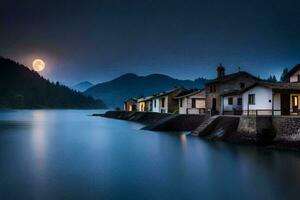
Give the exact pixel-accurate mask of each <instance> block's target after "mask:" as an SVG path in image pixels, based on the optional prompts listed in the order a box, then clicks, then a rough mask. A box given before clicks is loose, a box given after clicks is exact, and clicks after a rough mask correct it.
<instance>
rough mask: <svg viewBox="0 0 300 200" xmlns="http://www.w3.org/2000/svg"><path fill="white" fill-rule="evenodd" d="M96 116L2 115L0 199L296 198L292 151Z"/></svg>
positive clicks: (298, 163) (297, 176)
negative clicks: (147, 128) (212, 139)
mask: <svg viewBox="0 0 300 200" xmlns="http://www.w3.org/2000/svg"><path fill="white" fill-rule="evenodd" d="M94 112H96V111H90V110H87V111H86V110H2V111H0V177H1V178H0V199H299V198H298V196H299V194H298V193H299V192H298V191H300V190H299V189H300V155H299V153H297V152H281V151H271V150H264V149H260V148H255V147H249V146H237V145H229V144H225V143H218V142H206V141H203V140H201V139H199V138H195V137H189V136H186V135H184V134H178V133H158V132H150V131H144V130H139V129H140V128H141V127H142V125H140V124H137V123H131V122H126V121H121V120H113V119H105V118H100V117H91V116H88V114H91V113H94ZM97 112H99V111H97Z"/></svg>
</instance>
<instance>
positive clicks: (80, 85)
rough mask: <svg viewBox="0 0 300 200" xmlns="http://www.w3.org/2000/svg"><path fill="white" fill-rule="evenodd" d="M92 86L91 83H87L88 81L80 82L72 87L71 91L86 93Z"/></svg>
mask: <svg viewBox="0 0 300 200" xmlns="http://www.w3.org/2000/svg"><path fill="white" fill-rule="evenodd" d="M92 86H94V84H93V83H91V82H88V81H83V82H80V83H78V84H76V85H74V86H73V87H72V89H73V90H76V91H79V92H84V91H86V90H87V89H88V88H90V87H92Z"/></svg>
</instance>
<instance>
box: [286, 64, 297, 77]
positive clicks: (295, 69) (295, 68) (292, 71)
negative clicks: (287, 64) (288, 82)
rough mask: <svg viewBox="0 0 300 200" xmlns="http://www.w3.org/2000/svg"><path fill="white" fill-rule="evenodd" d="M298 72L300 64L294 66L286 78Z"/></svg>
mask: <svg viewBox="0 0 300 200" xmlns="http://www.w3.org/2000/svg"><path fill="white" fill-rule="evenodd" d="M298 70H300V64H297V65H295V66H294V67H293V68H292V69H291V70H290V71H289V72H288V76H289V77H290V76H291V75H293V73H295V72H296V71H298Z"/></svg>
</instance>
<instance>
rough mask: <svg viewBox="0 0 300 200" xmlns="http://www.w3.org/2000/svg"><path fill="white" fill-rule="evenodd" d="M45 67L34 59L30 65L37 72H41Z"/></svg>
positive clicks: (40, 61)
mask: <svg viewBox="0 0 300 200" xmlns="http://www.w3.org/2000/svg"><path fill="white" fill-rule="evenodd" d="M45 66H46V65H45V62H44V61H43V60H42V59H35V60H34V61H33V63H32V67H33V69H34V70H35V71H37V72H40V71H43V70H44V69H45Z"/></svg>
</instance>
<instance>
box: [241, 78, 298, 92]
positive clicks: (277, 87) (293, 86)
mask: <svg viewBox="0 0 300 200" xmlns="http://www.w3.org/2000/svg"><path fill="white" fill-rule="evenodd" d="M255 86H263V87H267V88H270V89H272V90H274V91H281V92H284V91H287V92H293V91H295V92H300V83H270V82H266V81H259V82H257V83H255V84H253V85H252V86H250V87H247V88H245V89H244V90H242V91H241V92H242V93H243V92H245V91H247V90H250V89H251V88H254V87H255Z"/></svg>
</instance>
